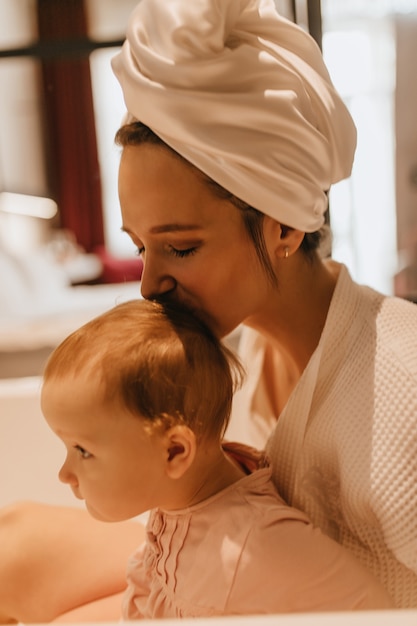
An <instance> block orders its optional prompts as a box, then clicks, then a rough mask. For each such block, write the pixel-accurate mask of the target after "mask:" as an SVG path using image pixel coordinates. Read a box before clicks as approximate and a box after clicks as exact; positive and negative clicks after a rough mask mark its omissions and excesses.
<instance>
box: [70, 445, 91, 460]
mask: <svg viewBox="0 0 417 626" xmlns="http://www.w3.org/2000/svg"><path fill="white" fill-rule="evenodd" d="M74 448H75V449H76V450H77V451H78V452H79V453H80V456H81V458H82V459H89V458H90V457H92V456H93V455H92V454H90V452H88V450H86V449H85V448H83V447H81V446H78V445H77V446H74Z"/></svg>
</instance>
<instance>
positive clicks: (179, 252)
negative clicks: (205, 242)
mask: <svg viewBox="0 0 417 626" xmlns="http://www.w3.org/2000/svg"><path fill="white" fill-rule="evenodd" d="M197 249H198V247H197V246H191V247H190V248H184V249H182V248H175V247H174V246H169V252H170V253H171V254H173V255H174V256H176V257H179V258H181V259H182V258H184V257H187V256H191V255H192V254H195V253H196V252H197ZM136 254H137V256H143V255H144V254H145V246H138V248H137V250H136Z"/></svg>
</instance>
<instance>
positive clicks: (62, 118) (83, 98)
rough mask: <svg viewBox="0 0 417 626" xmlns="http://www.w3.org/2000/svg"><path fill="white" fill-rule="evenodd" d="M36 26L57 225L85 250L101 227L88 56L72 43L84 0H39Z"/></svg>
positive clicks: (100, 238)
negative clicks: (44, 51) (45, 48)
mask: <svg viewBox="0 0 417 626" xmlns="http://www.w3.org/2000/svg"><path fill="white" fill-rule="evenodd" d="M38 27H39V39H40V42H41V43H44V44H48V50H49V51H50V52H49V54H48V55H46V56H45V55H44V57H43V58H42V59H41V63H42V76H43V86H44V89H43V94H44V107H45V135H46V145H47V158H48V165H47V169H48V175H49V184H50V188H51V193H52V195H53V196H54V199H55V200H56V201H57V203H58V207H59V213H60V226H61V227H62V228H67V229H69V230H71V231H72V232H73V233H74V235H75V237H76V239H77V242H78V243H79V244H80V245H82V246H83V247H84V248H85V249H86V251H87V252H89V251H91V250H93V249H94V248H95V247H96V246H99V245H102V244H103V243H104V229H103V214H102V198H101V184H100V169H99V163H98V155H97V143H96V131H95V122H94V108H93V98H92V90H91V76H90V66H89V60H88V56H87V54H86V53H84V54H83V53H82V52H78V53H77V52H76V46H71V41H75V42H76V40H77V39H78V40H80V41H82V40H85V38H86V36H87V28H86V17H85V11H84V5H83V0H64V1H62V0H61V1H58V2H57V0H38Z"/></svg>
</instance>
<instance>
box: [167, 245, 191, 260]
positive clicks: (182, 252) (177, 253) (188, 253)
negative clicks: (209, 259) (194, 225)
mask: <svg viewBox="0 0 417 626" xmlns="http://www.w3.org/2000/svg"><path fill="white" fill-rule="evenodd" d="M171 252H172V254H173V255H174V256H177V257H180V258H184V257H186V256H191V255H192V254H195V253H196V252H197V247H196V246H194V247H192V248H186V249H185V250H178V248H174V247H173V246H171Z"/></svg>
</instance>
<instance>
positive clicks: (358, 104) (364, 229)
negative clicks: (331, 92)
mask: <svg viewBox="0 0 417 626" xmlns="http://www.w3.org/2000/svg"><path fill="white" fill-rule="evenodd" d="M323 54H324V58H325V60H326V63H327V66H328V68H329V71H330V74H331V76H332V78H333V81H334V83H335V86H336V88H337V89H338V91H339V92H340V93H341V95H342V96H343V98H344V100H345V102H346V104H347V106H348V108H349V110H350V112H351V115H352V117H353V119H354V121H355V124H356V127H357V130H358V145H357V150H356V155H355V162H354V167H353V171H352V176H351V178H350V179H348V180H347V181H343V182H342V183H339V184H338V185H335V186H334V187H333V189H332V190H331V193H330V215H331V226H332V231H333V237H334V244H333V256H334V258H335V259H337V260H340V261H343V262H344V263H346V265H347V266H348V267H349V269H350V271H351V273H352V275H353V277H354V278H355V279H356V280H357V281H358V282H360V283H365V284H368V285H371V286H373V287H375V288H377V289H379V290H380V291H383V292H384V293H392V292H393V275H394V274H395V272H396V270H397V254H396V212H395V186H394V183H395V181H394V156H395V143H394V127H393V122H394V114H393V104H394V88H395V46H394V37H393V32H392V29H391V27H390V23H389V22H388V21H386V20H378V21H377V22H375V21H373V20H371V21H367V20H361V21H360V22H358V23H356V22H352V23H349V22H347V23H346V22H345V21H344V22H343V23H342V24H339V26H338V27H337V28H335V29H334V30H331V31H330V32H325V33H324V36H323Z"/></svg>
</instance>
